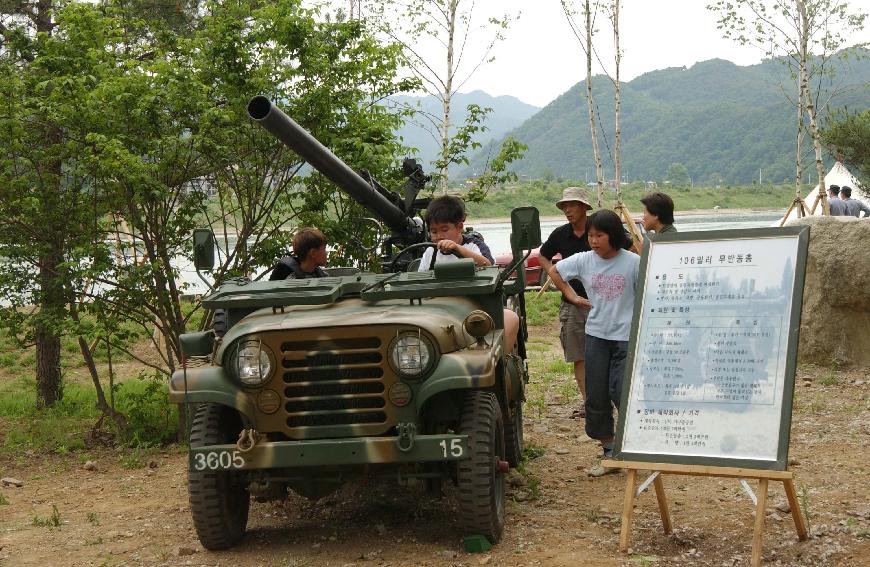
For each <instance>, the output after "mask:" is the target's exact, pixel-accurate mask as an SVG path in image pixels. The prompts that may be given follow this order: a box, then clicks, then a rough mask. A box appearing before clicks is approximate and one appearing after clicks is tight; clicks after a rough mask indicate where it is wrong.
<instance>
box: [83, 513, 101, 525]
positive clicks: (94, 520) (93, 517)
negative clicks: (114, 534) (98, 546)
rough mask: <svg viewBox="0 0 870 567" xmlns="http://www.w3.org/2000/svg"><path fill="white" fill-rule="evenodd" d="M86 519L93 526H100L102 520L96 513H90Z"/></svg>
mask: <svg viewBox="0 0 870 567" xmlns="http://www.w3.org/2000/svg"><path fill="white" fill-rule="evenodd" d="M85 518H86V519H87V521H88V523H89V524H91V525H92V526H99V525H100V518H99V517H98V516H97V513H96V512H88V513H87V515H86V516H85Z"/></svg>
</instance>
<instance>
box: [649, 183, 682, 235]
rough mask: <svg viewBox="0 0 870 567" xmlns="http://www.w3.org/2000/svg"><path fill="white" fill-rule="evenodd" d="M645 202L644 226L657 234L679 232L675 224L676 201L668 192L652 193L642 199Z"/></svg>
mask: <svg viewBox="0 0 870 567" xmlns="http://www.w3.org/2000/svg"><path fill="white" fill-rule="evenodd" d="M640 202H641V203H642V204H643V227H644V228H645V229H646V230H647V231H654V232H655V233H656V234H664V233H666V232H677V228H676V227H675V226H674V201H673V199H671V197H670V195H667V194H666V193H658V192H657V193H650V194H649V195H647V196H646V197H644V198H643V199H641V200H640Z"/></svg>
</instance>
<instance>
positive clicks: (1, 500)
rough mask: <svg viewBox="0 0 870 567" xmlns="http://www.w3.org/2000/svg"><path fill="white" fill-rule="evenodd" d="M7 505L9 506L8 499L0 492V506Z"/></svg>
mask: <svg viewBox="0 0 870 567" xmlns="http://www.w3.org/2000/svg"><path fill="white" fill-rule="evenodd" d="M8 505H9V499H8V498H6V496H5V495H4V494H3V493H2V492H0V506H8Z"/></svg>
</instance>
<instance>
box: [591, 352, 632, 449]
mask: <svg viewBox="0 0 870 567" xmlns="http://www.w3.org/2000/svg"><path fill="white" fill-rule="evenodd" d="M627 354H628V341H610V340H607V339H599V338H598V337H593V336H592V335H586V435H588V436H589V437H591V438H593V439H607V438H609V437H613V432H614V429H613V408H614V407H615V408H617V409H619V396H620V393H621V392H622V376H623V375H624V374H625V357H626V355H627Z"/></svg>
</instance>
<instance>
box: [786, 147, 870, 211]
mask: <svg viewBox="0 0 870 567" xmlns="http://www.w3.org/2000/svg"><path fill="white" fill-rule="evenodd" d="M831 185H839V186H840V187H843V186H844V185H845V186H846V187H851V188H852V198H853V199H857V200H859V201H863V202H864V204H865V205H867V206H870V193H868V191H867V189H866V188H865V187H863V186H862V185H861V183H859V182H858V180H857V179H856V178H855V176H854V175H852V174H851V173H849V170H848V169H846V166H845V165H843V164H842V163H840V162H837V163H835V164H834V167H832V168H831V171H829V172H828V174H827V175H825V187H826V188H827V187H830V186H831ZM818 194H819V186H818V185H816V186H815V187H813V190H812V191H810V192H809V194H807V196H806V197H805V198H804V201H805V202H806V204H807V209H810V208H812V206H813V203H814V202H815V200H816V195H818ZM821 214H822V204H821V203H819V204H818V205H816V210H815V211H814V212H813V215H816V216H818V215H821ZM796 218H798V216H797V208H794V209H792V210H791V212H790V213H789V214H788V218H787V219H786V221H789V220H791V219H796ZM781 223H782V219H780V220H778V221H776V222H775V223H773V224H772V225H771V226H780V224H781Z"/></svg>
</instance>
